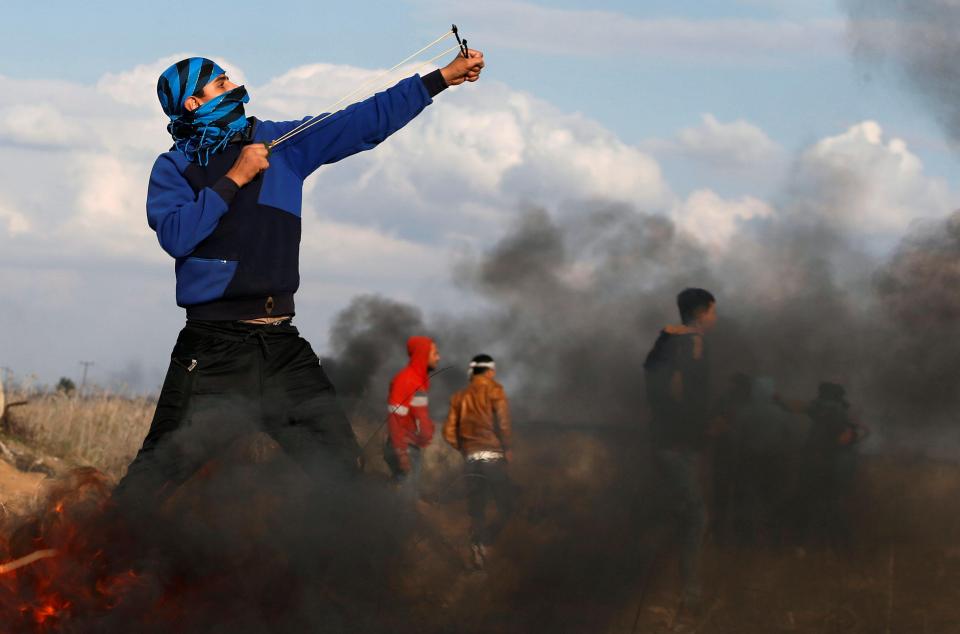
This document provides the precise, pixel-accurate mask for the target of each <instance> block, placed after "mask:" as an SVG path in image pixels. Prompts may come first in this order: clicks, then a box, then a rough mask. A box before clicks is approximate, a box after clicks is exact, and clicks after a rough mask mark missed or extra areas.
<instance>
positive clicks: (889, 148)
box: [797, 121, 960, 236]
mask: <svg viewBox="0 0 960 634" xmlns="http://www.w3.org/2000/svg"><path fill="white" fill-rule="evenodd" d="M798 168H799V172H798V174H797V184H798V187H800V188H802V190H803V191H805V192H808V196H809V197H810V199H811V209H813V210H814V211H821V212H823V213H825V214H829V218H828V220H830V221H831V222H834V223H837V224H838V225H840V226H843V227H845V228H848V229H852V230H853V231H854V232H855V233H856V234H858V235H867V236H869V235H883V234H887V235H891V234H900V233H902V232H903V231H904V229H906V227H907V226H908V225H909V224H910V223H911V222H913V221H915V220H919V219H923V218H932V217H942V216H943V215H944V214H945V213H947V212H949V211H951V210H952V209H954V208H955V207H956V206H957V204H958V202H960V201H958V199H957V196H956V194H955V193H954V192H952V191H951V190H950V188H949V187H948V185H947V183H946V182H944V181H943V180H941V179H938V178H931V177H930V176H927V175H926V174H925V173H924V171H923V163H922V162H921V160H920V158H919V157H917V156H916V155H915V154H913V153H912V152H910V150H909V149H908V147H907V144H906V142H904V141H903V140H902V139H898V138H888V137H887V136H886V135H885V134H884V131H883V128H882V127H881V126H880V124H879V123H877V122H875V121H864V122H862V123H858V124H856V125H854V126H852V127H851V128H850V129H848V130H847V131H846V132H844V133H842V134H839V135H837V136H833V137H828V138H825V139H823V140H821V141H819V142H818V143H816V144H814V145H813V146H812V147H810V148H809V149H808V150H806V151H805V152H804V153H803V155H802V156H801V158H800V161H799V165H798Z"/></svg>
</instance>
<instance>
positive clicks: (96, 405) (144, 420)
mask: <svg viewBox="0 0 960 634" xmlns="http://www.w3.org/2000/svg"><path fill="white" fill-rule="evenodd" d="M7 399H8V401H12V402H13V401H19V400H27V401H28V403H27V404H26V405H23V406H20V407H17V408H14V409H11V410H10V411H9V413H8V416H7V418H8V420H7V425H8V428H9V433H10V434H11V435H12V436H13V437H15V438H18V439H20V440H22V441H23V442H25V443H27V444H29V445H30V446H32V447H33V448H35V449H37V450H38V451H41V452H44V453H46V454H49V455H52V456H56V457H58V458H62V459H63V460H65V461H67V462H69V463H72V464H76V465H84V466H92V467H96V468H97V469H99V470H100V471H102V472H104V473H106V474H108V475H109V476H110V477H112V478H114V479H116V478H119V477H120V476H122V475H123V472H124V470H125V469H126V466H127V464H128V463H129V462H130V460H131V459H132V458H133V456H134V454H136V452H137V449H139V447H140V443H141V442H142V441H143V437H144V436H145V435H146V433H147V429H148V428H149V426H150V418H151V417H152V416H153V408H154V405H155V401H154V399H153V398H148V397H142V396H140V397H130V396H124V395H121V394H113V393H110V392H105V391H98V392H95V393H92V394H89V395H85V396H77V395H67V394H63V393H46V394H28V393H23V392H17V391H11V392H10V393H9V394H7Z"/></svg>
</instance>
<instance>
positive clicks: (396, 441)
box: [387, 373, 413, 471]
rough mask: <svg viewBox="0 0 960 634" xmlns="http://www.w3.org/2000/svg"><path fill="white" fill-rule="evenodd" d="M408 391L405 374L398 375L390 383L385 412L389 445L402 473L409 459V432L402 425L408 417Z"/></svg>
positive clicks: (409, 395) (407, 466)
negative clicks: (391, 446) (387, 414)
mask: <svg viewBox="0 0 960 634" xmlns="http://www.w3.org/2000/svg"><path fill="white" fill-rule="evenodd" d="M410 389H411V387H410V385H409V381H407V380H406V376H405V374H404V373H400V374H399V375H397V376H396V377H395V378H394V379H393V381H392V382H391V383H390V396H389V398H388V399H387V410H388V412H389V418H388V419H387V426H388V430H389V433H390V444H391V445H393V449H394V452H395V453H396V455H397V460H398V461H399V463H400V466H401V468H402V469H403V470H404V471H406V470H407V469H408V468H409V466H410V458H409V456H408V455H407V445H408V444H409V441H410V439H409V432H408V431H407V429H406V428H405V427H404V425H403V422H404V420H406V418H407V417H408V416H409V415H410V399H411V397H412V396H413V395H412V394H411V392H410Z"/></svg>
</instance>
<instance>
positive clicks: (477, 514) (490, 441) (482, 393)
mask: <svg viewBox="0 0 960 634" xmlns="http://www.w3.org/2000/svg"><path fill="white" fill-rule="evenodd" d="M496 376H497V370H496V364H495V363H494V361H493V357H491V356H490V355H486V354H480V355H477V356H475V357H474V358H473V360H472V361H471V362H470V384H469V385H468V386H467V387H466V388H464V389H462V390H460V391H459V392H457V393H456V394H454V395H453V397H452V398H451V399H450V413H449V414H448V415H447V420H446V423H445V424H444V426H443V437H444V439H445V440H446V441H447V442H448V443H450V446H451V447H453V448H454V449H456V450H457V451H459V452H460V453H461V454H462V455H463V457H464V460H465V461H466V465H465V467H466V469H465V471H466V472H465V474H464V477H465V478H466V482H467V508H468V510H469V512H470V521H471V526H470V549H471V554H472V556H473V564H474V566H475V567H476V568H477V569H478V570H482V569H483V567H484V564H485V561H486V558H487V556H488V549H489V547H490V545H491V544H492V543H493V541H494V540H495V539H496V537H497V535H498V534H499V533H500V530H501V529H502V528H503V526H504V525H505V524H506V522H507V520H508V519H509V517H510V515H511V514H512V511H513V495H512V493H513V485H512V484H511V482H510V478H509V476H508V474H507V469H506V465H507V463H508V462H510V460H511V458H512V454H511V433H510V432H511V430H510V406H509V403H508V402H507V395H506V393H505V392H504V391H503V386H502V385H500V384H499V383H497V382H496V381H495V380H494V379H495V378H496ZM488 495H492V496H493V499H494V501H495V502H496V504H497V510H498V511H499V518H498V520H497V522H496V523H494V524H492V525H489V526H488V525H487V522H486V507H487V497H488Z"/></svg>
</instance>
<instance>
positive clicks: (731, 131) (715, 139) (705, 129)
mask: <svg viewBox="0 0 960 634" xmlns="http://www.w3.org/2000/svg"><path fill="white" fill-rule="evenodd" d="M667 148H668V149H673V150H675V151H677V152H679V153H680V154H682V155H684V156H686V157H688V158H692V159H695V160H697V161H701V162H704V163H707V164H709V165H710V166H711V167H714V168H716V169H721V170H725V169H747V168H753V167H764V166H766V165H768V164H769V163H770V161H772V160H775V159H777V158H779V156H780V155H781V153H782V150H781V148H780V146H779V145H777V144H776V143H775V142H774V141H773V140H772V139H771V138H770V137H769V136H767V133H766V132H764V131H763V130H761V129H760V128H758V127H757V126H755V125H753V124H752V123H749V122H747V121H744V120H743V119H737V120H736V121H731V122H729V123H723V122H721V121H719V120H717V118H716V117H715V116H714V115H712V114H705V115H703V122H702V124H701V125H700V126H698V127H695V128H684V129H683V130H681V131H680V132H679V134H678V135H677V138H676V140H675V141H674V142H672V143H670V144H668V146H667Z"/></svg>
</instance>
